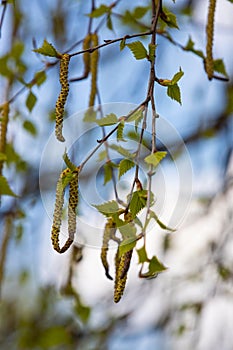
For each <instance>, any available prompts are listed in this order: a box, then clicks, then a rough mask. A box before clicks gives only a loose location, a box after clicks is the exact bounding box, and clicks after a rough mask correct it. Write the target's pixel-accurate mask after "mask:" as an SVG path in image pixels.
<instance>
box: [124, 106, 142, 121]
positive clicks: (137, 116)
mask: <svg viewBox="0 0 233 350" xmlns="http://www.w3.org/2000/svg"><path fill="white" fill-rule="evenodd" d="M142 118H143V109H142V108H139V109H137V110H136V111H135V112H134V113H133V114H132V115H130V116H129V117H128V118H127V122H129V123H130V122H134V121H135V122H137V121H138V120H142Z"/></svg>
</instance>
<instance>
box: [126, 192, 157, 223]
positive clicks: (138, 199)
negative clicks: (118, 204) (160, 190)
mask: <svg viewBox="0 0 233 350" xmlns="http://www.w3.org/2000/svg"><path fill="white" fill-rule="evenodd" d="M127 199H128V200H129V199H130V195H128V198H127ZM153 200H154V196H153V193H151V203H150V205H152V203H153ZM146 205H147V190H140V191H135V192H133V194H132V198H131V200H130V204H129V210H130V213H131V214H132V216H133V218H135V217H136V216H137V214H138V213H139V212H140V211H141V210H142V209H143V208H145V207H146Z"/></svg>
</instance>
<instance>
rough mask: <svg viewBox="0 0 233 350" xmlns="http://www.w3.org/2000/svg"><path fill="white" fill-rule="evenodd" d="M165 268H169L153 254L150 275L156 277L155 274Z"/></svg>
mask: <svg viewBox="0 0 233 350" xmlns="http://www.w3.org/2000/svg"><path fill="white" fill-rule="evenodd" d="M165 270H167V267H165V266H164V265H163V264H162V263H161V262H160V261H159V259H158V258H157V257H156V256H153V258H152V259H151V260H150V263H149V276H148V277H155V275H157V274H158V273H160V272H162V271H165Z"/></svg>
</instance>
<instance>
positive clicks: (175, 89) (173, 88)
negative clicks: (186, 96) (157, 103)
mask: <svg viewBox="0 0 233 350" xmlns="http://www.w3.org/2000/svg"><path fill="white" fill-rule="evenodd" d="M167 95H168V96H169V97H171V99H172V100H175V101H177V102H178V103H179V104H180V105H181V104H182V102H181V95H180V88H179V86H178V85H177V84H174V85H169V86H168V87H167Z"/></svg>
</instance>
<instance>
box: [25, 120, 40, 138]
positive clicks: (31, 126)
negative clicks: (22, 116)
mask: <svg viewBox="0 0 233 350" xmlns="http://www.w3.org/2000/svg"><path fill="white" fill-rule="evenodd" d="M23 128H24V129H25V130H27V131H28V132H29V133H30V134H31V135H33V136H36V135H37V129H36V127H35V125H34V123H32V122H31V121H30V120H25V121H24V123H23Z"/></svg>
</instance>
